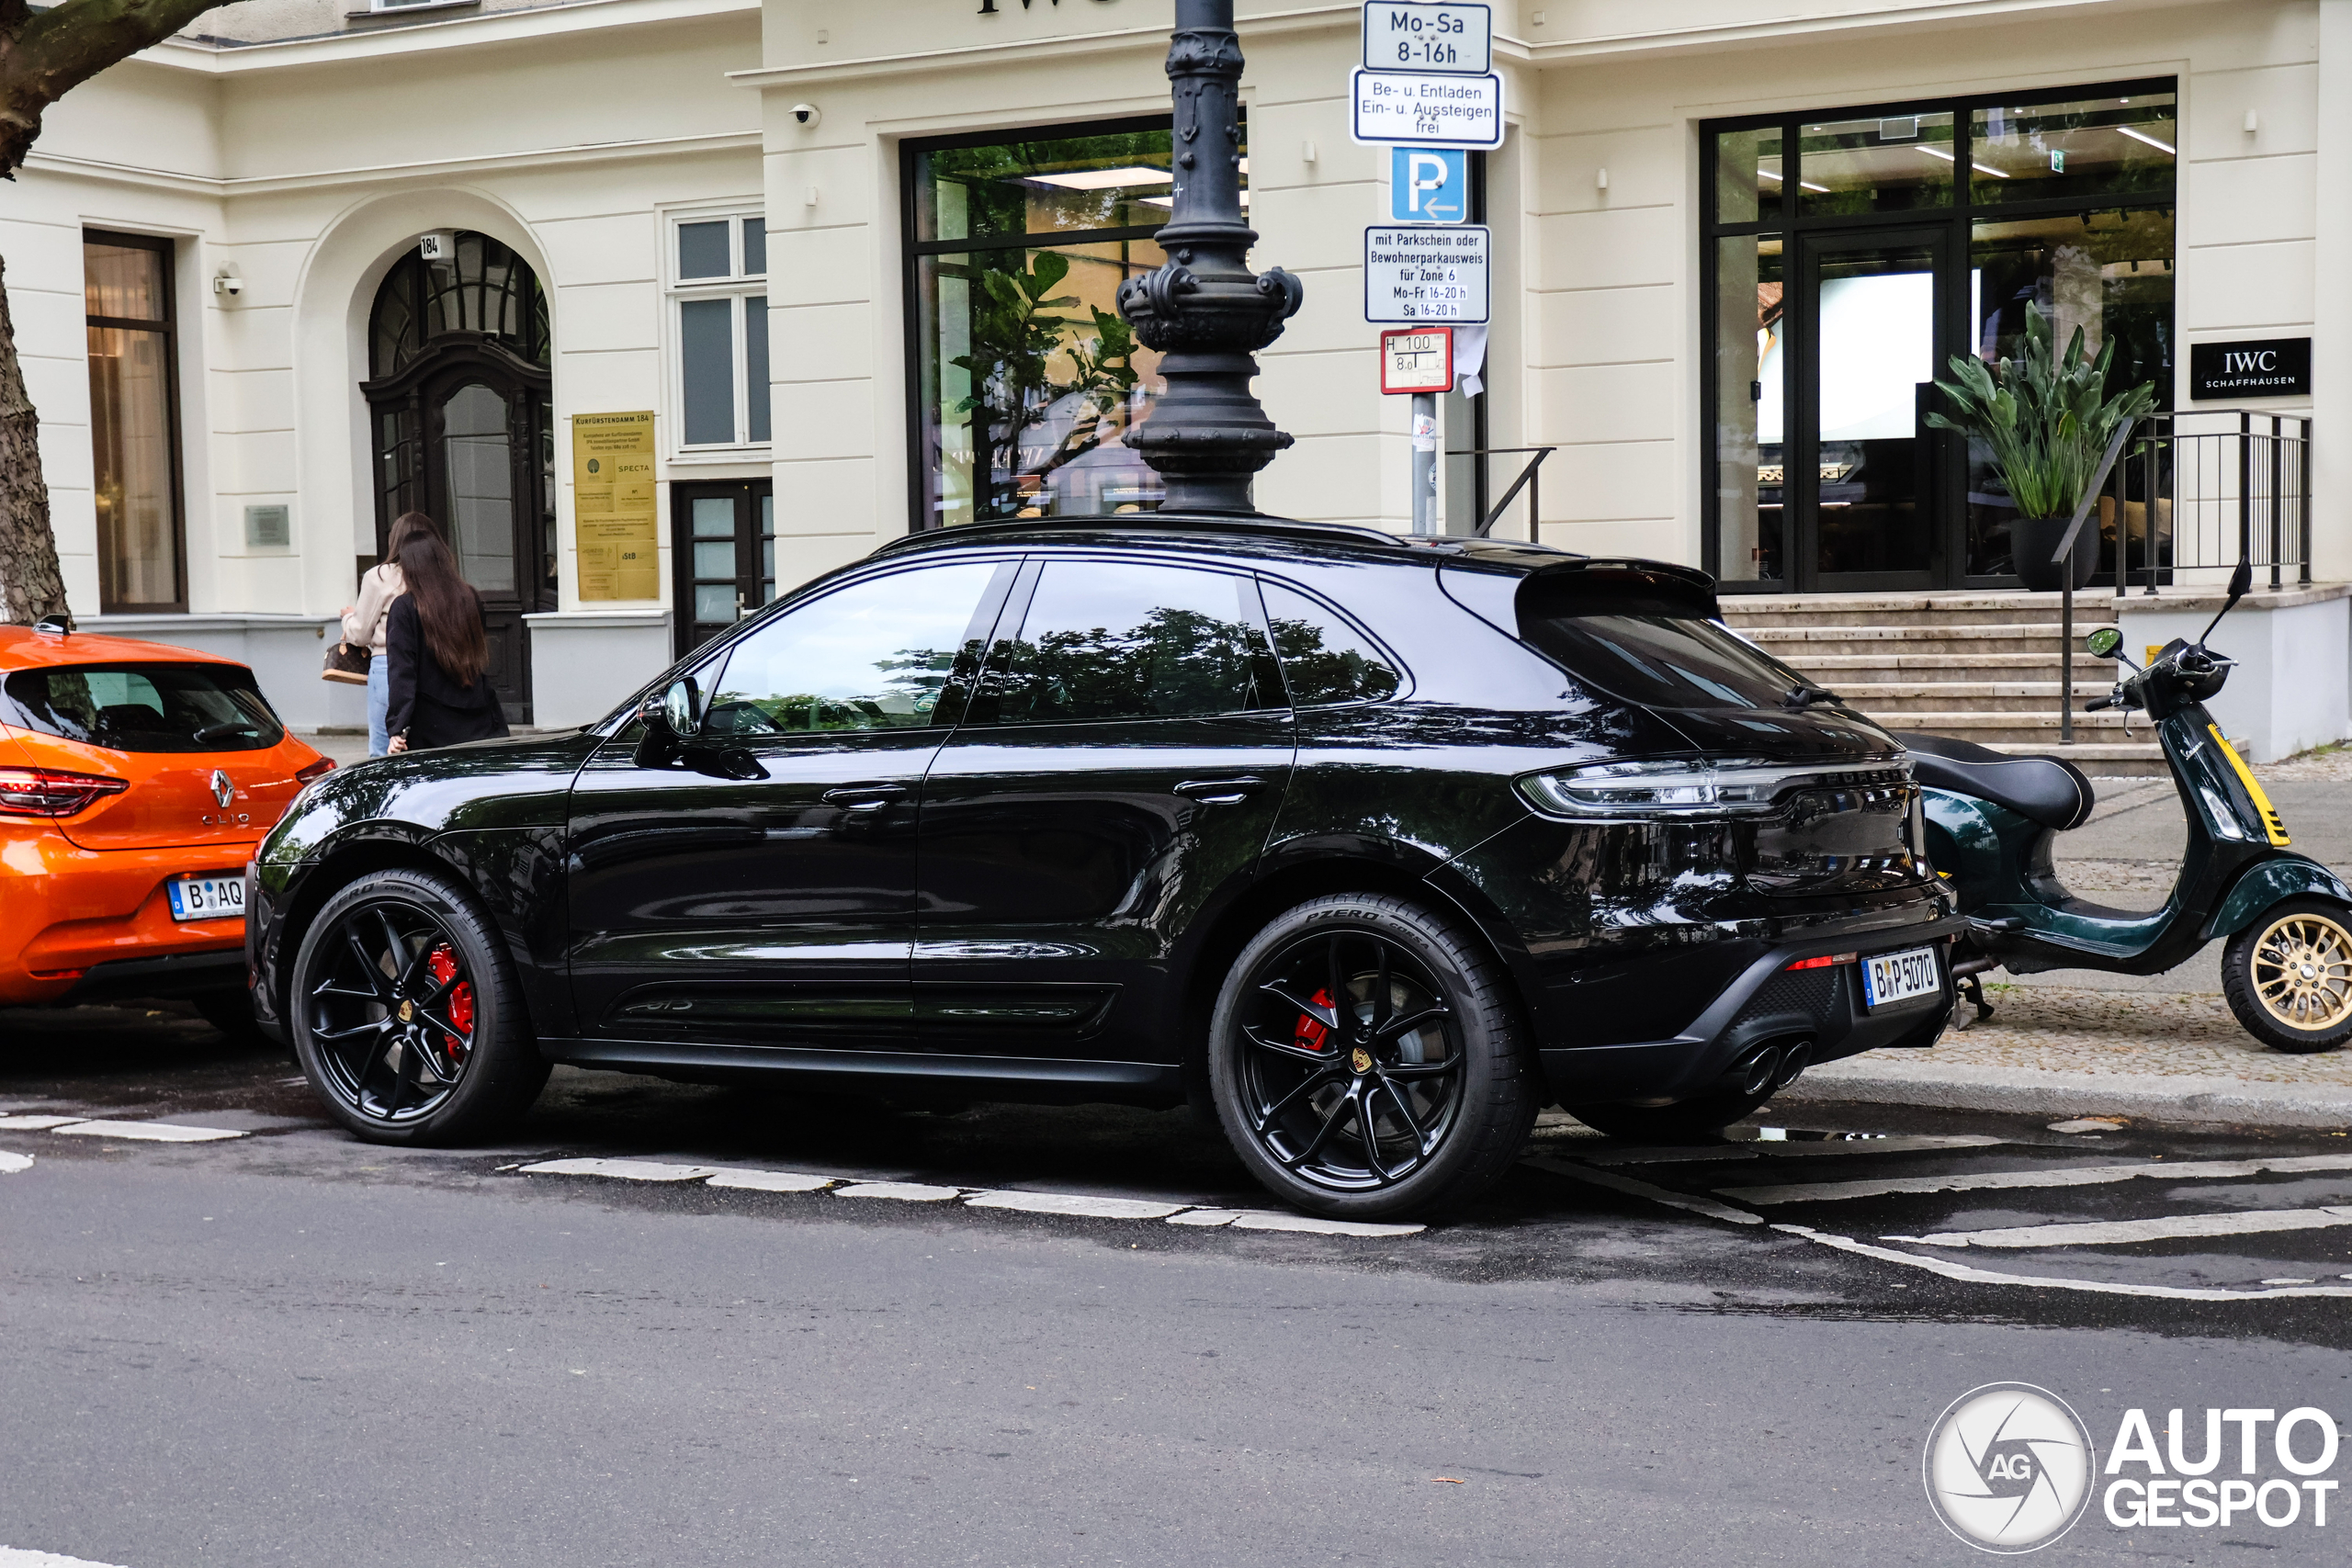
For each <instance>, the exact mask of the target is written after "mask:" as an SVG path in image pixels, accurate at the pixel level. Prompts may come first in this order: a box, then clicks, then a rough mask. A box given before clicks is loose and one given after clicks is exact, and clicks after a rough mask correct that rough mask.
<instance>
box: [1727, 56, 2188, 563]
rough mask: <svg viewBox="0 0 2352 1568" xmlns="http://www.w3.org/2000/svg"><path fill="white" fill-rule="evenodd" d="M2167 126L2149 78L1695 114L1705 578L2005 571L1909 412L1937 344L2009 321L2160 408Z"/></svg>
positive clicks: (1989, 502) (1932, 436)
mask: <svg viewBox="0 0 2352 1568" xmlns="http://www.w3.org/2000/svg"><path fill="white" fill-rule="evenodd" d="M2176 117H2177V109H2176V99H2175V96H2174V93H2173V84H2172V83H2170V82H2168V81H2154V82H2138V83H2129V84H2116V85H2111V86H2102V87H2077V88H2073V89H2065V90H2055V91H2052V92H2050V93H2047V94H2044V95H2041V96H2031V95H2018V94H2001V95H1991V94H1988V95H1985V96H1982V97H1978V98H1967V99H1958V100H1954V99H1945V100H1941V101H1935V102H1927V103H1917V104H1908V105H1895V106H1891V107H1871V108H1850V109H1838V110H1831V111H1826V112H1821V113H1815V114H1804V115H1798V114H1790V115H1778V116H1772V117H1761V116H1759V117H1755V118H1751V119H1744V120H1736V121H1724V122H1719V123H1716V124H1713V125H1709V126H1706V127H1704V128H1702V142H1701V145H1702V150H1703V152H1704V154H1705V167H1704V169H1703V172H1702V182H1703V183H1702V187H1701V188H1702V190H1703V191H1705V192H1706V193H1707V194H1708V198H1709V199H1708V203H1707V205H1706V208H1705V223H1704V227H1703V232H1702V253H1701V254H1702V271H1703V275H1704V279H1705V287H1704V288H1703V289H1702V310H1703V312H1704V319H1703V321H1702V333H1703V336H1704V338H1705V340H1706V341H1707V343H1708V344H1710V352H1709V355H1708V356H1707V359H1706V361H1705V363H1704V367H1703V370H1702V382H1703V386H1702V409H1703V413H1702V418H1703V420H1704V429H1703V432H1702V436H1703V439H1702V452H1703V458H1702V460H1703V462H1704V464H1705V468H1704V470H1703V479H1702V486H1703V495H1704V507H1705V517H1704V530H1705V540H1706V557H1707V564H1708V566H1709V568H1710V570H1714V571H1715V572H1716V573H1717V574H1718V576H1719V577H1720V578H1721V579H1722V581H1723V582H1724V585H1725V586H1726V587H1727V588H1736V587H1740V586H1751V587H1757V588H1770V589H1778V590H1781V591H1787V590H1790V589H1796V590H1800V591H1810V590H1815V589H1830V588H1847V589H1856V590H1862V591H1885V590H1903V589H1909V588H1915V587H1955V588H1956V587H1963V586H1972V585H1982V586H1986V587H1997V586H2001V585H2003V584H2004V583H2005V582H2009V581H2014V580H2015V579H2014V575H2013V568H2014V562H2013V561H2012V560H2011V558H2010V550H2009V532H2010V530H2009V524H2010V522H2011V520H2012V519H2013V518H2014V516H2015V508H2014V506H2013V505H2012V504H2011V502H2010V500H2009V498H2008V496H2007V493H2006V492H2005V491H2003V489H2002V487H2001V484H2000V480H1999V478H1998V475H1997V474H1996V471H1995V470H1994V468H1993V467H1992V465H1991V463H1990V461H1989V459H1988V454H1987V453H1986V452H1985V450H1984V448H1983V447H1982V446H1981V444H1976V445H1972V444H1970V443H1966V442H1963V441H1962V439H1961V438H1959V437H1958V436H1956V435H1948V434H1944V433H1941V432H1939V431H1936V430H1934V429H1933V427H1931V426H1929V425H1928V424H1927V423H1926V418H1927V414H1928V412H1931V411H1932V410H1933V408H1934V407H1935V399H1936V397H1937V394H1936V393H1935V392H1934V390H1933V388H1932V385H1931V384H1930V383H1931V382H1932V381H1933V379H1934V378H1936V377H1938V376H1940V375H1942V374H1943V373H1944V367H1945V364H1946V361H1947V360H1948V358H1949V357H1950V356H1951V355H1959V354H1974V355H1980V356H1981V357H1983V358H1984V359H1985V360H1986V361H1988V362H1991V361H1996V360H1998V359H2001V358H2003V357H2009V358H2015V357H2017V356H2018V355H2019V354H2020V353H2021V351H2022V348H2023V344H2024V334H2025V326H2026V321H2027V316H2028V312H2029V310H2032V311H2038V312H2040V313H2041V314H2042V315H2043V316H2044V317H2046V318H2047V319H2048V320H2049V321H2050V322H2051V323H2052V330H2053V332H2054V333H2055V336H2056V338H2057V342H2058V345H2059V347H2060V348H2061V349H2062V350H2063V349H2064V346H2065V345H2066V344H2067V343H2068V342H2069V341H2070V340H2071V339H2072V338H2073V337H2074V335H2075V333H2076V331H2077V330H2079V331H2080V332H2081V333H2082V337H2083V343H2084V344H2085V346H2086V348H2087V350H2088V351H2089V352H2090V353H2092V354H2094V355H2096V354H2097V353H2098V352H2099V350H2100V349H2101V348H2102V347H2105V346H2108V345H2112V346H2113V347H2114V348H2115V351H2116V352H2115V356H2114V360H2113V362H2112V365H2111V367H2110V369H2109V378H2108V390H2109V393H2110V394H2113V393H2116V392H2120V391H2122V390H2124V389H2127V388H2130V387H2132V386H2137V385H2140V384H2142V383H2153V384H2154V388H2155V389H2156V395H2157V400H2158V401H2157V406H2158V407H2159V408H2169V407H2170V406H2171V400H2172V389H2173V353H2174V324H2173V258H2174V254H2175V238H2174V226H2175V225H2174V210H2175V206H2174V204H2175V165H2176V164H2177V151H2176V149H2177V118H2176ZM2110 526H2111V525H2110ZM2135 526H2136V525H2135ZM2135 537H2136V536H2135ZM2107 550H2108V552H2109V554H2108V556H2107V559H2109V560H2110V561H2111V560H2112V558H2113V556H2112V550H2113V540H2112V537H2111V535H2110V537H2109V540H2108V542H2107Z"/></svg>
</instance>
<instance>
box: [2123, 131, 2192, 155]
mask: <svg viewBox="0 0 2352 1568" xmlns="http://www.w3.org/2000/svg"><path fill="white" fill-rule="evenodd" d="M2115 129H2116V130H2120V131H2121V132H2122V133H2123V134H2124V135H2126V136H2128V137H2130V138H2131V140H2132V141H2144V142H2146V143H2147V144H2148V145H2149V146H2151V147H2153V148H2154V149H2155V150H2156V151H2157V152H2162V153H2164V154H2165V156H2166V157H2168V158H2174V157H2178V156H2179V155H2180V150H2179V149H2178V148H2177V147H2175V146H2174V145H2173V144H2172V143H2171V142H2169V141H2157V140H2156V139H2155V138H2154V137H2153V136H2150V135H2149V134H2148V133H2147V132H2146V131H2144V130H2132V129H2131V127H2130V126H2128V125H2119V126H2117V127H2116V128H2115Z"/></svg>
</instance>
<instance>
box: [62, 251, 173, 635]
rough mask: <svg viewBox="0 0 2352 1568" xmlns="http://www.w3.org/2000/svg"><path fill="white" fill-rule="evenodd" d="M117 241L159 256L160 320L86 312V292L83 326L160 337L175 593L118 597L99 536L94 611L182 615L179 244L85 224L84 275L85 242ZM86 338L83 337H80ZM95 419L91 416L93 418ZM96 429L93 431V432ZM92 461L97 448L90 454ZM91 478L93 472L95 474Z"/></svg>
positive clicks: (85, 266) (85, 264) (86, 271)
mask: <svg viewBox="0 0 2352 1568" xmlns="http://www.w3.org/2000/svg"><path fill="white" fill-rule="evenodd" d="M93 243H96V244H101V245H119V246H122V247H124V248H125V249H129V250H141V251H153V252H154V253H155V254H157V255H159V256H161V257H162V258H163V266H162V268H161V271H162V274H163V287H162V288H161V290H160V292H161V294H162V297H163V306H164V315H163V319H162V320H160V321H144V320H141V319H138V318H135V317H130V316H94V315H91V314H90V313H89V305H88V296H87V294H86V293H85V296H84V304H83V309H82V323H83V330H84V332H85V333H86V332H87V331H88V330H89V329H90V328H91V327H110V328H114V329H117V330H119V331H127V332H150V333H155V334H156V335H157V336H159V337H161V338H162V339H163V340H164V421H165V423H167V424H168V425H169V427H170V440H169V446H170V449H171V458H170V468H171V484H172V538H173V590H174V597H172V598H171V599H169V600H163V601H144V600H142V601H138V602H133V601H130V600H127V599H117V598H115V597H114V596H113V593H112V584H111V583H110V582H109V581H107V576H108V574H107V564H106V563H107V549H106V546H105V543H104V541H100V542H99V545H98V612H99V614H101V615H186V614H187V478H186V476H185V473H184V471H183V468H182V462H181V455H180V446H181V443H180V342H179V335H180V334H179V277H178V271H179V243H178V242H177V241H175V240H174V239H173V238H172V237H171V236H170V235H168V234H130V233H125V232H122V231H119V230H115V229H95V228H89V227H85V228H84V229H83V231H82V244H83V264H82V265H83V276H84V278H85V288H86V279H87V277H88V276H89V259H88V247H89V246H90V245H91V244H93ZM85 341H86V340H85ZM94 424H95V421H94ZM92 434H93V437H94V438H95V435H96V430H95V428H94V429H93V431H92ZM92 456H93V459H94V461H95V457H96V453H95V451H94V452H93V454H92ZM94 477H95V476H94Z"/></svg>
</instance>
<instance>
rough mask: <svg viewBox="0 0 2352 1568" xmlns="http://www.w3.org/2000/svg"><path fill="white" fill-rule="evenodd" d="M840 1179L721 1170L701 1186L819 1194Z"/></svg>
mask: <svg viewBox="0 0 2352 1568" xmlns="http://www.w3.org/2000/svg"><path fill="white" fill-rule="evenodd" d="M840 1179H841V1178H840V1177H838V1176H804V1175H802V1174H801V1173H800V1172H798V1171H797V1170H721V1171H718V1172H715V1173H713V1175H712V1176H711V1179H709V1180H708V1181H706V1182H704V1183H703V1185H704V1186H706V1187H741V1188H743V1189H745V1190H749V1191H752V1192H821V1191H823V1190H825V1189H826V1188H828V1187H831V1185H832V1184H833V1183H834V1182H836V1181H839V1180H840Z"/></svg>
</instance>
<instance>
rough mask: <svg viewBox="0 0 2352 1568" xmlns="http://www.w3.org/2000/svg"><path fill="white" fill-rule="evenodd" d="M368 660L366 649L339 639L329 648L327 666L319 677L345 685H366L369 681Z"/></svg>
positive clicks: (320, 672)
mask: <svg viewBox="0 0 2352 1568" xmlns="http://www.w3.org/2000/svg"><path fill="white" fill-rule="evenodd" d="M319 679H320V680H322V681H333V682H335V683H336V684H338V685H343V686H364V685H366V684H367V683H368V650H367V649H364V648H354V647H352V646H351V644H349V643H347V642H342V641H338V642H337V643H336V644H335V645H334V647H333V648H330V649H327V666H326V668H325V669H323V670H322V671H319Z"/></svg>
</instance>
